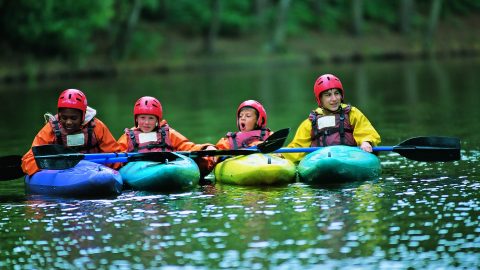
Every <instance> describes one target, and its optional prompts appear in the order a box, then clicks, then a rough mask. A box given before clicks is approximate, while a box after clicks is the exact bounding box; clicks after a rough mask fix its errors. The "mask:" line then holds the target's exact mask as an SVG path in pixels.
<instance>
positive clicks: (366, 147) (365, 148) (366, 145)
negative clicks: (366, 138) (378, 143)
mask: <svg viewBox="0 0 480 270" xmlns="http://www.w3.org/2000/svg"><path fill="white" fill-rule="evenodd" d="M360 148H361V149H362V150H363V151H365V152H369V153H371V152H372V151H373V148H372V145H371V144H370V143H369V142H362V144H361V145H360Z"/></svg>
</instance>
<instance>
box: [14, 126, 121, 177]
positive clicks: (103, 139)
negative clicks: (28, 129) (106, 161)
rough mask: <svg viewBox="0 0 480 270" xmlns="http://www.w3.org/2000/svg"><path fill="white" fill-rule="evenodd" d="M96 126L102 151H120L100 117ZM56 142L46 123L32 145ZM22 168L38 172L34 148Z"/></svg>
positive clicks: (29, 173) (27, 155)
mask: <svg viewBox="0 0 480 270" xmlns="http://www.w3.org/2000/svg"><path fill="white" fill-rule="evenodd" d="M94 121H95V127H94V129H93V132H94V134H95V136H96V138H97V141H98V147H99V148H100V151H101V152H104V153H110V152H118V151H119V147H118V144H117V142H116V141H115V138H114V137H113V135H112V133H110V130H109V129H108V128H107V126H106V125H105V124H104V123H103V122H102V121H100V120H99V119H98V118H94ZM54 143H55V134H54V131H53V129H52V127H51V125H50V124H49V123H46V124H45V126H43V128H42V129H41V130H40V131H39V132H38V133H37V135H36V136H35V138H34V139H33V143H32V147H33V146H38V145H44V144H54ZM118 166H119V164H116V165H112V167H114V168H117V167H118ZM22 170H23V172H25V173H26V174H28V175H32V174H34V173H36V172H38V171H39V170H40V169H39V168H38V167H37V164H36V163H35V158H34V156H33V152H32V149H31V148H30V150H28V152H27V153H26V154H25V155H24V156H23V158H22Z"/></svg>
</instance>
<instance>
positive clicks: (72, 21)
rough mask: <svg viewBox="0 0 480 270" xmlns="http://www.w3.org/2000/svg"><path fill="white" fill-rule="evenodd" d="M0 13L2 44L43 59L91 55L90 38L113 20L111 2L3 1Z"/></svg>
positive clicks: (68, 0)
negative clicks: (55, 56)
mask: <svg viewBox="0 0 480 270" xmlns="http://www.w3.org/2000/svg"><path fill="white" fill-rule="evenodd" d="M0 12H1V14H0V18H1V19H0V20H1V24H2V28H1V32H2V36H3V38H4V39H5V41H6V42H7V43H9V45H10V46H11V47H12V48H16V49H21V50H26V51H29V52H32V53H33V54H35V55H37V56H43V57H47V56H51V55H63V56H68V57H72V56H73V57H74V56H78V55H84V54H87V53H89V52H91V51H93V49H94V46H93V44H94V43H92V42H91V40H90V37H91V36H92V34H93V33H94V31H96V30H98V29H101V28H103V27H105V26H106V25H107V24H108V22H109V20H110V18H111V17H112V16H113V10H112V0H102V1H95V0H91V1H76V0H64V1H55V0H36V1H29V0H17V1H5V2H3V3H2V6H1V8H0Z"/></svg>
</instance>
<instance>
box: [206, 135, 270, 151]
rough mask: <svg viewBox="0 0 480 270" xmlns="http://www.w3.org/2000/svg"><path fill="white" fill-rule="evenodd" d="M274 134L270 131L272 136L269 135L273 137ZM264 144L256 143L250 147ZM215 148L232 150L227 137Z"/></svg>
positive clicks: (219, 141)
mask: <svg viewBox="0 0 480 270" xmlns="http://www.w3.org/2000/svg"><path fill="white" fill-rule="evenodd" d="M272 134H273V131H270V134H268V136H271V135H272ZM262 142H263V141H256V142H253V143H251V144H250V145H249V146H255V145H257V144H260V143H262ZM215 147H216V148H217V149H219V150H230V149H231V147H230V142H229V141H228V138H227V137H223V138H221V139H220V140H218V142H217V143H216V144H215Z"/></svg>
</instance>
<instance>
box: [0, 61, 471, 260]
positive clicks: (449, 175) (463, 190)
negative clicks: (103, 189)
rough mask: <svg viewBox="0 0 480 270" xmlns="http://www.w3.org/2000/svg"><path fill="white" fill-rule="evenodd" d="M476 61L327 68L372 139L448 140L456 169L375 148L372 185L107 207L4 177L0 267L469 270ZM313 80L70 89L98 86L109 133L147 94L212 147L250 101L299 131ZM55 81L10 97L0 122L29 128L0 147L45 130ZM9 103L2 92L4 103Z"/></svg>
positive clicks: (156, 199)
mask: <svg viewBox="0 0 480 270" xmlns="http://www.w3.org/2000/svg"><path fill="white" fill-rule="evenodd" d="M478 64H479V63H478V61H477V62H474V61H472V62H463V63H457V62H455V61H453V62H451V63H441V64H439V63H420V62H415V63H400V64H398V63H396V64H393V63H390V64H379V65H375V66H339V67H335V68H332V69H329V70H328V72H332V73H337V74H341V78H344V79H342V82H343V84H344V86H345V87H346V89H347V90H346V95H347V96H346V98H347V100H348V101H350V102H352V103H353V104H354V105H356V106H358V107H359V108H360V109H361V110H362V111H364V112H365V114H367V115H368V116H369V118H370V120H371V121H372V122H374V124H375V126H376V127H377V129H378V130H379V132H380V133H381V134H382V136H383V143H382V144H383V145H395V144H397V143H399V142H401V141H403V140H405V139H407V138H409V137H414V136H419V135H427V136H428V135H445V136H457V137H460V138H461V140H462V149H463V150H462V160H461V161H456V162H451V163H425V162H416V161H411V160H408V159H405V158H403V157H401V156H400V155H398V154H395V153H382V154H381V155H380V158H381V161H382V177H381V178H380V179H378V180H376V181H363V182H355V183H349V184H342V185H333V186H320V187H311V186H308V185H304V184H301V183H294V184H291V185H288V186H282V187H238V186H229V185H220V184H218V185H216V186H205V187H199V188H198V189H196V190H193V191H191V192H187V193H179V194H155V193H148V192H136V191H126V192H124V193H123V194H122V195H120V196H118V197H117V198H113V199H104V200H75V199H65V198H63V199H62V198H52V197H45V196H35V195H28V196H27V195H25V194H24V191H23V182H22V181H21V180H16V181H2V182H0V231H1V232H2V244H1V249H0V268H7V269H38V268H56V269H104V268H112V269H127V268H128V269H144V268H161V267H165V268H170V269H176V268H181V267H182V266H189V267H190V268H192V269H212V268H213V269H222V268H224V269H232V268H241V269H268V268H275V269H277V268H279V269H318V268H325V269H332V268H333V269H335V268H342V269H343V268H347V269H358V268H360V269H439V268H461V269H476V268H478V267H480V255H479V254H480V219H479V218H478V213H479V212H480V199H479V198H480V196H479V195H480V181H479V179H480V177H479V170H478V169H479V165H478V160H479V157H480V150H479V149H480V147H479V146H480V143H479V139H478V131H480V129H479V127H478V125H479V124H478V121H473V119H472V117H473V116H475V115H478V112H479V111H478V110H479V109H478V107H477V106H476V102H478V100H480V99H479V96H478V95H479V94H478V91H477V88H476V85H477V83H476V81H477V78H476V74H478V70H479V68H478ZM323 72H324V71H323V70H321V71H319V70H318V69H317V70H303V69H295V70H273V69H268V70H262V71H261V72H247V71H245V72H243V71H242V72H235V73H229V72H225V73H219V74H213V73H211V74H207V75H205V76H204V74H193V75H188V78H187V79H186V77H187V75H186V74H181V75H169V76H166V77H158V78H152V77H149V78H136V79H132V78H118V80H115V81H107V82H106V81H85V82H83V81H82V82H73V83H72V82H69V83H68V84H69V85H72V84H78V85H80V88H82V87H85V88H86V89H102V91H98V92H95V90H92V92H89V93H88V94H89V101H91V103H92V104H95V107H96V108H97V109H98V110H99V114H100V116H101V118H102V119H103V120H105V122H107V123H109V126H110V127H111V129H112V130H113V131H114V133H116V135H120V133H121V130H122V128H124V127H126V126H129V125H131V115H130V113H131V103H132V101H134V100H136V97H138V96H140V95H143V94H147V93H148V94H152V95H157V96H159V98H160V99H161V100H162V102H164V103H165V106H164V107H165V113H166V115H167V116H168V117H167V119H169V122H170V123H172V125H173V126H174V128H176V129H178V130H180V131H181V132H182V133H185V134H186V135H187V136H189V137H191V138H195V139H196V140H198V141H213V140H216V139H217V137H219V136H222V135H223V133H224V132H226V131H227V130H231V129H233V128H234V125H235V121H234V120H235V110H236V107H237V106H238V103H239V102H240V101H242V100H244V99H247V98H257V99H261V100H263V101H265V103H266V104H265V105H266V107H267V110H268V114H269V117H270V118H269V123H270V124H269V125H270V126H271V128H272V129H274V130H275V129H279V128H283V127H287V126H290V127H292V128H294V127H296V125H298V124H299V123H300V121H301V120H302V119H303V118H305V117H306V115H307V114H308V111H309V110H310V109H312V108H313V106H314V100H313V97H312V95H311V90H310V89H311V81H313V80H312V79H313V78H314V77H315V76H316V75H317V74H318V73H323ZM460 75H461V76H460ZM458 78H461V79H458ZM60 84H62V83H59V85H53V86H52V85H48V86H47V85H39V86H37V88H36V89H18V90H19V91H20V92H19V93H21V94H24V95H25V96H28V97H29V98H28V99H26V100H25V104H26V106H27V107H28V108H29V109H28V110H22V111H21V112H19V114H18V117H17V118H16V120H14V119H11V118H8V117H7V118H6V119H2V120H3V121H6V123H5V124H4V125H5V126H16V125H15V121H17V120H18V121H20V122H30V123H35V124H32V125H21V126H18V129H12V130H11V132H10V131H9V132H7V131H6V130H3V131H0V136H2V138H3V140H2V141H1V142H0V150H2V153H4V152H5V153H6V154H10V153H14V154H18V153H21V152H22V151H24V150H25V149H26V148H27V145H28V144H29V143H30V142H31V140H32V138H33V136H34V134H35V132H37V129H39V128H40V126H41V125H42V123H41V114H42V113H43V112H45V111H46V110H51V109H48V108H54V106H55V102H52V100H55V99H56V96H57V94H58V91H57V90H56V88H63V86H62V85H60ZM64 84H67V83H64ZM192 85H195V86H196V87H195V90H192V89H191V88H192V87H191V86H192ZM12 87H13V86H12ZM174 88H175V89H179V91H180V92H181V93H182V94H178V91H173V90H171V89H174ZM52 89H53V90H52ZM152 89H154V90H152ZM459 89H461V90H462V92H461V93H462V94H458V93H459V92H457V90H459ZM150 91H154V93H149V92H150ZM27 94H28V95H27ZM17 95H18V93H14V92H11V91H7V90H5V89H3V90H0V98H2V99H4V100H6V99H10V100H15V99H14V97H16V96H17ZM102 100H109V101H111V102H109V103H102V102H101V101H102ZM292 100H294V101H295V102H292ZM297 103H298V104H297ZM16 106H18V104H15V103H7V104H5V106H3V107H0V111H1V112H2V113H3V115H8V113H10V112H11V111H14V109H15V108H16ZM219 110H221V111H222V112H224V113H219ZM35 115H37V116H38V117H35ZM37 118H38V119H37ZM473 118H474V117H473ZM35 119H36V120H35ZM207 127H208V128H207Z"/></svg>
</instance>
